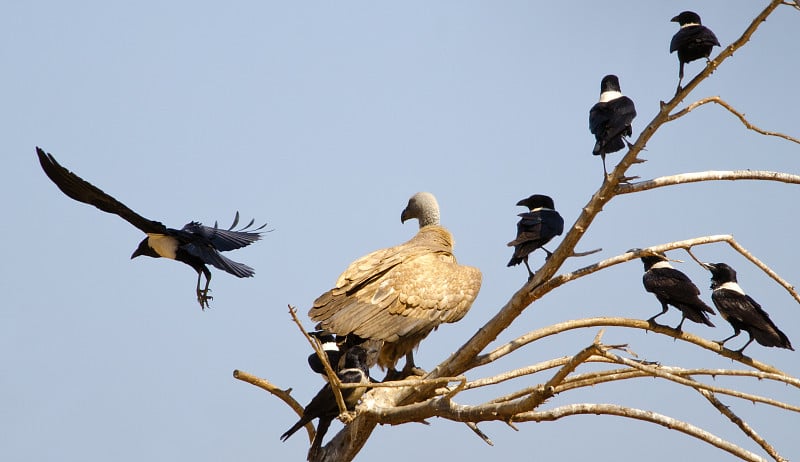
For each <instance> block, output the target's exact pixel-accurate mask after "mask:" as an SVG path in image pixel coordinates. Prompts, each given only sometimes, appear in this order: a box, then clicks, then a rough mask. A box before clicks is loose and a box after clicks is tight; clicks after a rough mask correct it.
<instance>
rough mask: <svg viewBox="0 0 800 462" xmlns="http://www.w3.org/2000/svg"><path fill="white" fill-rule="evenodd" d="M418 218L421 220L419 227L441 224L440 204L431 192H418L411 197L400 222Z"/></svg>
mask: <svg viewBox="0 0 800 462" xmlns="http://www.w3.org/2000/svg"><path fill="white" fill-rule="evenodd" d="M412 218H416V219H417V220H419V227H420V228H422V227H424V226H428V225H438V224H439V203H438V202H436V198H435V197H433V194H431V193H429V192H418V193H416V194H414V195H413V196H411V199H409V200H408V205H406V208H405V209H403V213H401V214H400V222H401V223H405V222H406V220H410V219H412Z"/></svg>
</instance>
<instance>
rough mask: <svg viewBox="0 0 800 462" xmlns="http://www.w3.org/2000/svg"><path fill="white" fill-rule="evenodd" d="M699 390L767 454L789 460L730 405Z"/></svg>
mask: <svg viewBox="0 0 800 462" xmlns="http://www.w3.org/2000/svg"><path fill="white" fill-rule="evenodd" d="M697 391H698V392H700V394H701V395H703V397H704V398H705V399H707V400H708V402H709V403H711V405H712V406H714V407H715V408H716V409H717V410H718V411H719V412H720V414H722V415H724V416H725V417H727V418H728V419H729V420H730V421H731V422H733V424H734V425H736V426H737V427H739V429H740V430H741V431H742V432H743V433H744V434H745V435H747V437H748V438H750V439H751V440H753V441H755V442H756V444H758V445H759V446H761V447H762V448H763V449H764V451H766V452H767V454H769V455H770V456H771V457H772V458H773V459H775V460H776V461H777V462H788V461H787V460H786V459H784V458H783V457H781V455H780V454H778V451H776V450H775V448H774V447H772V445H771V444H769V443H768V442H767V440H765V439H764V438H763V437H761V435H759V434H758V433H756V431H755V430H753V428H752V427H751V426H750V425H749V424H748V423H747V422H745V421H744V420H742V418H741V417H739V416H738V415H736V414H735V413H734V412H733V411H731V409H730V408H729V407H728V406H726V405H725V404H723V403H722V401H720V400H719V399H718V398H717V397H716V396H715V395H714V393H712V392H711V391H709V390H704V389H697Z"/></svg>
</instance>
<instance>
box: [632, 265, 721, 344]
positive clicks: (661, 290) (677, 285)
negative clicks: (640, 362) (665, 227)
mask: <svg viewBox="0 0 800 462" xmlns="http://www.w3.org/2000/svg"><path fill="white" fill-rule="evenodd" d="M642 263H644V276H643V278H642V282H643V283H644V288H645V290H647V291H648V292H651V293H653V294H655V296H656V298H657V299H658V301H659V302H661V312H660V313H658V314H657V315H655V316H653V317H651V318H650V319H648V321H650V322H652V323H653V324H656V322H655V319H656V318H657V317H659V316H661V315H662V314H664V313H666V312H667V305H672V306H674V307H675V308H677V309H679V310H681V313H682V314H683V316H682V317H681V322H680V323H679V324H678V326H677V327H675V329H676V330H678V331H680V330H681V327H682V326H683V321H685V320H686V318H689V319H691V320H692V321H694V322H697V323H703V324H706V325H708V326H711V327H714V324H713V323H712V322H711V321H710V320H709V319H708V315H707V314H706V313H711V314H715V313H714V310H712V309H711V307H709V306H708V305H706V304H705V303H704V302H703V301H702V300H700V297H698V295H700V289H698V288H697V286H696V285H694V283H693V282H692V281H691V280H690V279H689V277H688V276H686V275H685V274H683V273H681V272H680V271H678V270H676V269H675V268H673V267H672V265H670V264H669V262H668V261H667V257H666V256H665V255H664V254H662V253H658V254H655V255H647V256H644V257H642Z"/></svg>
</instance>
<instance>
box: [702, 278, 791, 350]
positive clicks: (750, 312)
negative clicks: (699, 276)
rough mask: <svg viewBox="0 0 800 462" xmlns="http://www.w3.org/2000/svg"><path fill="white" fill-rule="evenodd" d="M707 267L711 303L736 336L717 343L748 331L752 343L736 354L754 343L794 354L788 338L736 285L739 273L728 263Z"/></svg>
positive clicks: (723, 342) (722, 342) (721, 341)
mask: <svg viewBox="0 0 800 462" xmlns="http://www.w3.org/2000/svg"><path fill="white" fill-rule="evenodd" d="M703 266H705V267H706V269H708V270H709V271H711V289H712V290H713V292H712V293H711V300H712V301H713V302H714V306H716V307H717V310H719V314H720V316H722V318H723V319H724V320H726V321H728V322H729V323H730V325H731V327H733V335H731V336H730V337H728V338H726V339H724V340H720V341H719V342H717V343H719V344H720V346H722V345H724V344H725V342H727V341H728V340H730V339H732V338H734V337H736V336H737V335H739V334H740V333H741V331H745V332H747V333H748V334H750V340H748V341H747V343H745V344H744V346H743V347H741V348H739V349H738V350H736V351H738V352H739V353H741V352H743V351H744V349H745V348H747V345H750V342H752V341H753V340H756V341H757V342H758V343H760V344H762V345H764V346H767V347H779V348H788V349H790V350H794V348H792V344H791V343H790V342H789V338H788V337H786V334H784V333H783V332H781V330H780V329H778V326H776V325H775V323H773V322H772V320H771V319H770V318H769V315H768V314H767V312H766V311H764V310H763V309H762V308H761V305H759V304H758V302H756V301H755V300H753V299H752V297H750V296H749V295H747V294H746V293H745V292H744V290H742V288H741V287H740V286H739V284H738V283H737V282H736V271H735V270H734V269H733V268H731V267H730V266H728V265H727V264H725V263H704V264H703Z"/></svg>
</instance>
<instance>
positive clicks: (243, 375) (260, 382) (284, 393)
mask: <svg viewBox="0 0 800 462" xmlns="http://www.w3.org/2000/svg"><path fill="white" fill-rule="evenodd" d="M233 377H234V378H235V379H238V380H241V381H242V382H247V383H249V384H251V385H255V386H257V387H258V388H261V389H263V390H266V391H268V392H270V393H272V394H273V395H275V396H277V397H278V398H280V400H281V401H283V402H284V403H286V404H288V405H289V407H290V408H292V409H293V410H294V412H296V413H297V415H298V416H300V417H303V405H302V404H300V403H298V402H297V400H296V399H294V398H292V396H291V395H290V394H289V393H291V391H292V389H291V388H288V389H286V390H283V389H281V388H278V387H277V386H275V385H273V384H272V383H271V382H270V381H269V380H266V379H262V378H261V377H256V376H255V375H252V374H248V373H247V372H244V371H240V370H238V369H237V370H235V371H233ZM306 430H307V431H308V440H309V442H312V443H313V442H314V435H316V431H314V424H312V423H311V422H309V423H307V424H306Z"/></svg>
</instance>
